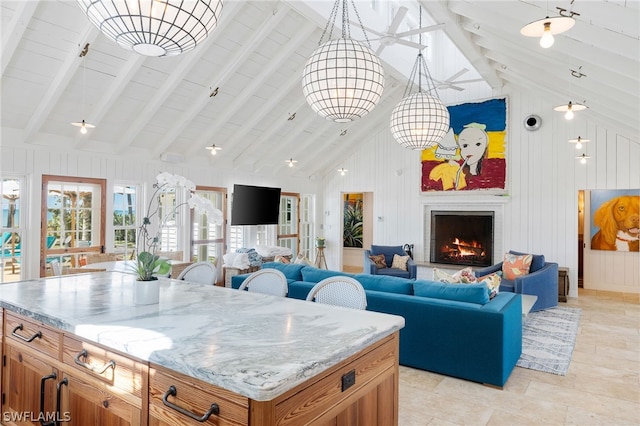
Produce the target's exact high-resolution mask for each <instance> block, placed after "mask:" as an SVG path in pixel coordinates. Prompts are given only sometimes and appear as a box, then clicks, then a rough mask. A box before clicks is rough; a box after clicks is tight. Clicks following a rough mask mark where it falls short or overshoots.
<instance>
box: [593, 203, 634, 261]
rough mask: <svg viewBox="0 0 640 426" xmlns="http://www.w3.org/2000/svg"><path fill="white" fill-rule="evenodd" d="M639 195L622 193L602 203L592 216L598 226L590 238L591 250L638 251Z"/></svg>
mask: <svg viewBox="0 0 640 426" xmlns="http://www.w3.org/2000/svg"><path fill="white" fill-rule="evenodd" d="M639 204H640V197H637V196H633V195H622V196H619V197H615V198H613V199H611V200H609V201H607V202H605V203H602V204H601V205H600V207H598V209H597V210H596V212H595V214H594V216H593V223H594V225H595V226H597V227H598V228H600V229H599V230H598V232H596V233H595V235H594V236H593V238H592V239H591V249H592V250H617V251H639V232H638V230H639V228H638V226H639V225H638V206H639Z"/></svg>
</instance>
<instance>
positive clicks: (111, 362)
mask: <svg viewBox="0 0 640 426" xmlns="http://www.w3.org/2000/svg"><path fill="white" fill-rule="evenodd" d="M88 356H89V352H87V350H86V349H83V350H81V351H80V352H78V355H76V357H75V358H74V359H73V360H74V361H75V363H76V364H78V365H79V366H80V367H84V368H86V369H87V370H89V371H93V372H94V373H96V374H102V373H104V372H105V371H107V368H113V369H114V371H115V369H116V362H115V361H114V360H109V362H108V363H106V364H105V365H104V366H103V367H102V369H100V370H98V369H97V368H95V367H93V366H92V365H90V364H87V363H86V362H84V361H81V360H80V358H84V359H87V357H88Z"/></svg>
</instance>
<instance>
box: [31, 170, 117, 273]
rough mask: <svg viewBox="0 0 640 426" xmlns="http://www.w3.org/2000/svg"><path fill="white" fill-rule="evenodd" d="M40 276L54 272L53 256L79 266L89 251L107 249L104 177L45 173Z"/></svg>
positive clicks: (62, 262) (71, 265) (64, 262)
mask: <svg viewBox="0 0 640 426" xmlns="http://www.w3.org/2000/svg"><path fill="white" fill-rule="evenodd" d="M42 187H43V191H42V205H43V206H44V208H43V209H42V217H41V222H42V223H43V224H46V226H43V227H42V232H41V235H40V244H41V247H42V253H44V255H43V256H41V257H40V276H42V277H44V276H46V275H48V274H50V273H51V270H50V268H49V264H50V262H51V261H52V260H54V259H57V260H58V261H60V264H61V265H62V267H63V268H64V267H77V266H80V264H81V259H82V257H83V256H84V255H85V254H87V253H91V252H94V253H100V252H104V251H105V247H104V240H105V217H106V209H105V208H104V205H105V200H106V194H105V192H106V191H105V188H106V182H105V180H104V179H92V178H76V177H65V176H48V175H43V176H42Z"/></svg>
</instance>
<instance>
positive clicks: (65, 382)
mask: <svg viewBox="0 0 640 426" xmlns="http://www.w3.org/2000/svg"><path fill="white" fill-rule="evenodd" d="M62 385H64V386H69V379H67V378H66V377H65V378H64V379H62V380H61V381H59V382H58V384H57V385H56V419H55V420H54V422H53V424H54V426H57V425H58V422H60V401H61V400H62V396H61V394H62Z"/></svg>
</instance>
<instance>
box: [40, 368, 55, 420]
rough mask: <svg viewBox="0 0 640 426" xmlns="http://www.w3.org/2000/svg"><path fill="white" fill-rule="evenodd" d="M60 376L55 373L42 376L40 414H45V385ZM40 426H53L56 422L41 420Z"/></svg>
mask: <svg viewBox="0 0 640 426" xmlns="http://www.w3.org/2000/svg"><path fill="white" fill-rule="evenodd" d="M57 378H58V375H57V374H56V373H55V371H54V372H53V373H51V374H49V375H47V376H42V377H41V378H40V413H41V414H42V413H44V399H45V396H44V384H45V382H46V381H47V380H51V379H57ZM40 424H41V425H42V426H52V425H53V424H54V422H45V421H44V419H40Z"/></svg>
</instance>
